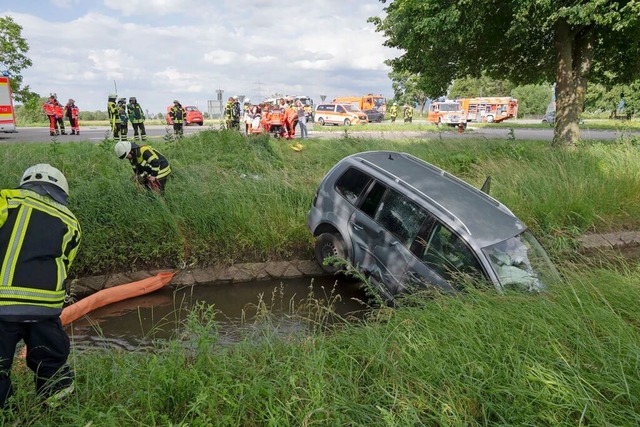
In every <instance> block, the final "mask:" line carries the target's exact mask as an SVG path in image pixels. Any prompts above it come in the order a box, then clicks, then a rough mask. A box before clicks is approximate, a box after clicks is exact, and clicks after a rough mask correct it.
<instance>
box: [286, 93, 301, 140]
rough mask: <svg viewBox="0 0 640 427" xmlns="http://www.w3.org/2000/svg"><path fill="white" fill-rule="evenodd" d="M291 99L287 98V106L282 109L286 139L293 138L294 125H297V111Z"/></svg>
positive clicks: (294, 133)
mask: <svg viewBox="0 0 640 427" xmlns="http://www.w3.org/2000/svg"><path fill="white" fill-rule="evenodd" d="M290 101H291V102H290ZM292 101H293V99H291V100H289V99H287V107H285V109H284V128H285V130H286V137H287V139H293V138H294V137H295V135H296V126H297V125H298V111H297V110H296V108H295V106H294V105H293V102H292Z"/></svg>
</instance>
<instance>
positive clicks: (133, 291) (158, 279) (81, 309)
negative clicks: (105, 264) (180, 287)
mask: <svg viewBox="0 0 640 427" xmlns="http://www.w3.org/2000/svg"><path fill="white" fill-rule="evenodd" d="M173 276H175V273H174V272H170V271H166V272H162V273H158V274H156V275H155V276H152V277H147V278H146V279H142V280H138V281H137V282H131V283H126V284H124V285H118V286H114V287H112V288H108V289H103V290H101V291H98V292H96V293H95V294H91V295H89V296H88V297H86V298H83V299H81V300H80V301H78V302H76V303H74V304H71V305H70V306H67V307H65V308H64V309H63V310H62V314H60V320H61V321H62V325H68V324H69V323H71V322H73V321H74V320H77V319H79V318H81V317H82V316H84V315H85V314H87V313H90V312H91V311H93V310H95V309H97V308H100V307H104V306H105V305H109V304H113V303H114V302H118V301H123V300H126V299H129V298H134V297H138V296H141V295H145V294H148V293H150V292H153V291H156V290H158V289H160V288H163V287H164V286H166V285H167V284H168V283H169V282H171V279H173Z"/></svg>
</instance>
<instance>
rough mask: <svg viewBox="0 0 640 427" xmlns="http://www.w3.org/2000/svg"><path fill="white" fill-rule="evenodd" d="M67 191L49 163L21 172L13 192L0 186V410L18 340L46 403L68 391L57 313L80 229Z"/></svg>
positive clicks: (68, 371) (69, 373)
mask: <svg viewBox="0 0 640 427" xmlns="http://www.w3.org/2000/svg"><path fill="white" fill-rule="evenodd" d="M68 196H69V186H68V184H67V180H66V178H65V177H64V175H63V174H62V172H60V171H59V170H58V169H56V168H54V167H52V166H50V165H48V164H37V165H35V166H32V167H30V168H28V169H27V170H25V172H24V174H23V175H22V179H21V180H20V185H19V187H18V188H17V189H13V190H2V191H0V257H1V259H3V264H2V270H1V271H0V280H1V281H2V285H1V286H0V289H1V292H0V408H4V407H5V405H6V404H7V399H8V398H9V397H10V396H11V395H12V394H13V390H12V385H11V365H12V364H13V357H14V354H15V350H16V345H17V344H18V342H19V341H20V340H21V339H22V340H24V342H25V344H26V348H27V352H26V364H27V366H28V367H29V369H31V370H32V371H33V372H34V373H35V386H36V391H37V393H38V395H39V396H40V397H41V398H42V399H44V401H45V403H46V404H48V405H50V406H57V405H58V404H59V403H60V402H61V399H62V398H63V397H65V396H67V395H68V394H69V393H71V392H72V391H73V378H74V374H73V372H72V371H71V369H70V368H69V366H68V365H67V358H68V356H69V337H68V336H67V334H66V332H65V331H64V330H63V329H62V324H61V322H60V313H61V312H62V305H63V302H64V298H65V285H64V281H65V279H66V276H67V271H68V270H69V267H70V266H71V263H72V262H73V260H74V258H75V256H76V253H77V251H78V246H79V244H80V234H81V232H80V225H79V223H78V220H77V219H76V217H75V216H74V215H73V213H71V211H70V210H69V209H68V208H67V198H68Z"/></svg>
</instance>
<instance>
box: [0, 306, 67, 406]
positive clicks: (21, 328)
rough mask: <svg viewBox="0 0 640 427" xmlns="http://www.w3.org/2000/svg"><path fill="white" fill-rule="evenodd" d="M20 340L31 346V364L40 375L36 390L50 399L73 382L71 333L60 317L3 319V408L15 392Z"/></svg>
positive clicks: (0, 399)
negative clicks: (13, 381) (14, 366)
mask: <svg viewBox="0 0 640 427" xmlns="http://www.w3.org/2000/svg"><path fill="white" fill-rule="evenodd" d="M20 340H24V343H25V344H26V346H27V366H28V367H29V369H31V370H32V371H33V372H34V373H35V375H36V381H35V382H36V392H37V393H38V394H39V395H41V396H42V397H43V398H47V397H49V396H51V395H53V394H55V393H57V392H58V391H60V390H63V389H64V388H66V387H68V386H70V385H71V384H72V383H73V377H74V375H73V372H72V371H71V369H70V368H69V365H67V358H68V357H69V348H70V347H69V336H68V335H67V333H66V332H65V331H64V330H63V329H62V323H61V322H60V318H59V317H52V318H49V319H45V320H40V321H37V322H7V321H4V320H0V408H3V407H4V406H5V404H6V401H7V399H8V398H9V397H10V396H11V395H12V393H13V391H12V386H11V366H12V364H13V358H14V355H15V351H16V346H17V344H18V342H20Z"/></svg>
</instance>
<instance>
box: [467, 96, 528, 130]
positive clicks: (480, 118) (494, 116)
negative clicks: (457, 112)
mask: <svg viewBox="0 0 640 427" xmlns="http://www.w3.org/2000/svg"><path fill="white" fill-rule="evenodd" d="M457 101H458V102H459V103H460V105H461V106H462V110H463V111H464V112H465V113H466V115H467V121H468V122H478V123H485V122H486V123H494V122H495V123H500V122H502V121H504V120H507V119H515V118H517V117H518V100H517V99H515V98H511V97H509V96H494V97H482V98H459V99H457Z"/></svg>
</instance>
